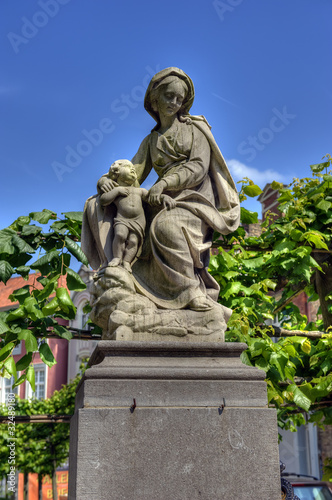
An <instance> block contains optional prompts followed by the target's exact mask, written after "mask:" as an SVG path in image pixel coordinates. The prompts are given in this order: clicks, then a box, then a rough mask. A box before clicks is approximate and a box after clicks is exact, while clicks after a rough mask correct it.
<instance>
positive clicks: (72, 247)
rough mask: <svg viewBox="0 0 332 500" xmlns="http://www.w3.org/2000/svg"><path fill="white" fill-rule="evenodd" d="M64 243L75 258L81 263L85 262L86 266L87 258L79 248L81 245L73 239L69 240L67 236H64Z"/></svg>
mask: <svg viewBox="0 0 332 500" xmlns="http://www.w3.org/2000/svg"><path fill="white" fill-rule="evenodd" d="M65 243H66V247H67V248H68V250H69V252H70V253H71V254H72V255H73V256H74V257H76V259H77V260H78V261H80V262H82V264H85V265H86V266H88V265H89V262H88V259H87V258H86V256H85V254H84V253H83V251H82V250H81V247H80V246H79V245H78V244H77V243H75V241H73V240H71V239H70V238H68V236H65Z"/></svg>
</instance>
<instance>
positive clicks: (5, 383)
mask: <svg viewBox="0 0 332 500" xmlns="http://www.w3.org/2000/svg"><path fill="white" fill-rule="evenodd" d="M18 377H19V375H18V374H17V378H18ZM14 382H15V380H14V377H11V378H3V379H2V391H1V392H2V394H1V401H2V403H6V402H7V399H8V395H9V394H18V387H15V388H14V389H13V384H14Z"/></svg>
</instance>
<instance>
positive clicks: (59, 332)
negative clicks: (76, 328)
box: [54, 324, 73, 340]
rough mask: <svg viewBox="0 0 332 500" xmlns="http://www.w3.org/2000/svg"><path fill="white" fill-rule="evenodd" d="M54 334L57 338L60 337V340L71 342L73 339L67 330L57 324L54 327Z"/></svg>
mask: <svg viewBox="0 0 332 500" xmlns="http://www.w3.org/2000/svg"><path fill="white" fill-rule="evenodd" d="M54 333H56V334H57V335H59V337H61V338H62V339H66V340H71V339H72V337H73V334H72V333H71V332H70V331H69V330H67V328H65V327H64V326H63V325H59V324H56V325H54Z"/></svg>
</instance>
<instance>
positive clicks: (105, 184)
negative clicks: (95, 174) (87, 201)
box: [97, 177, 118, 194]
mask: <svg viewBox="0 0 332 500" xmlns="http://www.w3.org/2000/svg"><path fill="white" fill-rule="evenodd" d="M117 186H118V184H117V183H116V182H115V181H112V180H111V179H109V178H108V177H101V178H100V179H99V181H98V183H97V190H98V193H99V194H103V193H108V192H109V191H112V189H114V188H115V187H117Z"/></svg>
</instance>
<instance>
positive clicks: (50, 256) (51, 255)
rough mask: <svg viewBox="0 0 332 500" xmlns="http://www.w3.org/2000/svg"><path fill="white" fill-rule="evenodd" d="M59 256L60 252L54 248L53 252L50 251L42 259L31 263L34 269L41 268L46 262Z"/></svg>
mask: <svg viewBox="0 0 332 500" xmlns="http://www.w3.org/2000/svg"><path fill="white" fill-rule="evenodd" d="M57 258H59V252H58V251H57V250H53V251H52V252H48V253H46V254H45V255H43V256H42V257H40V259H38V260H36V262H34V263H33V264H31V268H32V269H39V268H40V267H43V266H44V265H45V264H50V263H51V262H52V260H53V259H57Z"/></svg>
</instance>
